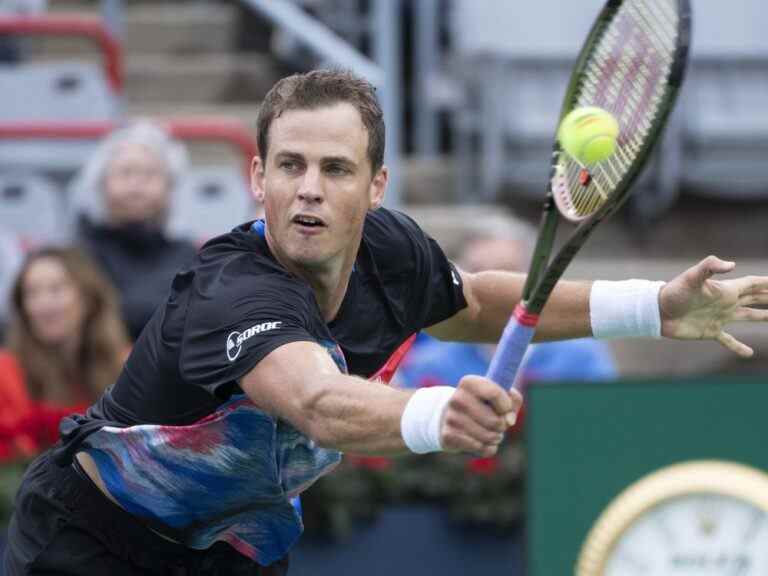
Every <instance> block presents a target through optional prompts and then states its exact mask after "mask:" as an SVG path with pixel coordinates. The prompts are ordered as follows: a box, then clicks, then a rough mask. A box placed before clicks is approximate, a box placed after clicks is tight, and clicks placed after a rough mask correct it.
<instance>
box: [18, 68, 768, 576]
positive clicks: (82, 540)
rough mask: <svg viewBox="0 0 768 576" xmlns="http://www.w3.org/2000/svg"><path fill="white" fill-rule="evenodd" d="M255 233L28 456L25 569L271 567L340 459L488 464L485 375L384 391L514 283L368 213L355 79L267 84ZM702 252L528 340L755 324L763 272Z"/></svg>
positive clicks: (501, 313)
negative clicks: (415, 340)
mask: <svg viewBox="0 0 768 576" xmlns="http://www.w3.org/2000/svg"><path fill="white" fill-rule="evenodd" d="M258 144H259V150H260V154H259V156H258V157H256V158H254V160H253V191H254V194H255V195H256V196H257V197H258V198H259V199H260V200H263V202H264V206H265V210H266V217H265V219H264V220H263V221H256V222H252V223H248V224H244V225H242V226H240V227H238V228H236V229H235V230H233V231H232V232H230V233H228V234H224V235H222V236H220V237H218V238H215V239H213V240H211V241H210V242H208V243H207V244H206V245H205V246H204V247H203V248H202V249H201V250H200V253H199V256H198V257H197V259H196V261H195V262H194V264H193V265H191V266H190V267H189V268H187V269H184V270H182V271H180V272H179V274H178V275H177V276H176V277H175V279H174V281H173V283H172V286H171V290H170V295H169V296H168V299H167V301H166V302H165V303H164V304H163V305H162V306H160V307H159V309H158V310H157V311H156V313H155V314H154V316H153V318H152V319H151V321H150V322H149V324H148V325H147V327H146V328H145V329H144V331H143V333H142V334H141V336H140V337H139V339H138V341H137V342H136V345H135V347H134V349H133V352H132V354H131V356H130V358H129V359H128V361H127V363H126V365H125V368H124V370H123V372H122V374H121V375H120V377H119V378H118V380H117V382H116V383H115V385H114V386H113V387H112V388H111V389H109V390H108V391H107V392H106V393H105V394H104V395H103V397H102V398H101V399H100V400H99V401H98V402H97V403H96V404H95V405H93V406H92V407H91V408H90V409H89V410H88V413H87V414H86V415H85V416H73V417H71V418H68V419H66V420H65V421H63V423H62V426H61V432H62V438H61V442H60V443H59V444H58V445H57V446H56V447H55V448H54V449H52V450H51V451H48V452H46V453H45V454H43V455H42V456H40V457H39V458H38V459H37V460H36V461H35V462H33V463H32V464H31V465H30V467H29V469H28V471H27V473H26V476H25V478H24V481H23V485H22V486H21V488H20V490H19V493H18V496H17V500H16V509H15V514H14V517H13V519H12V521H11V525H10V530H9V534H8V548H7V554H6V557H5V568H6V573H7V574H8V575H13V576H18V575H22V574H39V575H42V574H54V573H55V574H64V573H66V574H78V575H82V576H85V575H90V574H94V575H96V574H98V575H99V576H103V575H104V574H109V575H110V576H121V575H133V574H136V575H138V574H141V575H147V574H229V575H237V574H273V575H276V574H285V573H286V571H287V566H288V554H289V551H290V549H291V547H292V546H293V545H294V544H295V543H296V541H297V539H298V538H299V535H300V534H301V531H302V524H301V518H300V516H299V514H298V513H297V511H296V509H295V508H294V506H293V505H292V498H294V497H295V496H296V495H298V494H300V493H301V492H302V491H303V490H304V489H306V488H307V487H308V486H309V485H310V484H312V482H313V481H315V480H316V479H317V478H318V477H319V476H321V475H322V474H325V473H326V472H328V471H330V470H331V469H332V468H333V467H334V466H335V465H336V464H337V463H338V462H339V460H340V458H341V453H342V452H355V453H365V454H396V453H402V452H405V451H407V450H411V451H413V452H417V453H426V452H431V451H438V450H446V451H456V452H459V451H460V452H467V453H472V454H477V455H491V454H493V453H494V452H495V451H496V449H497V447H498V445H499V443H500V442H501V440H502V437H503V435H504V432H505V430H506V429H507V428H508V427H509V426H510V425H511V424H513V423H514V421H515V416H516V414H517V411H518V409H519V408H520V405H521V401H522V399H521V398H520V396H519V394H518V393H516V392H507V391H505V390H503V389H501V388H500V387H498V386H497V385H495V384H494V383H493V382H491V381H489V380H487V379H485V378H484V377H482V376H473V375H468V376H465V377H464V378H462V379H461V381H460V382H459V383H458V386H457V387H456V388H453V387H434V388H426V389H421V390H418V391H417V392H415V393H412V392H407V391H403V390H398V389H394V388H390V387H388V386H385V385H383V384H382V381H381V380H386V379H387V378H388V377H389V376H390V375H391V373H392V371H393V369H394V366H395V364H396V362H397V358H398V356H400V355H401V352H402V346H403V345H404V343H407V342H408V341H409V339H410V338H411V337H412V336H413V335H414V334H415V333H416V332H418V331H419V330H422V329H426V330H428V331H429V332H430V333H431V334H433V335H436V336H438V337H440V338H444V339H461V340H471V341H493V340H496V339H497V338H498V337H499V335H500V333H501V330H502V329H503V326H504V324H505V322H506V319H507V317H508V316H509V314H510V313H511V312H512V310H513V308H514V306H515V304H516V302H517V301H518V299H519V298H520V294H521V290H522V281H523V277H522V276H521V275H518V274H512V273H504V272H484V273H479V274H467V273H464V272H462V271H461V270H459V269H457V268H456V267H455V266H454V265H453V264H451V262H449V261H448V260H447V259H446V257H445V256H444V254H443V252H442V251H441V249H440V247H439V246H438V245H437V244H436V243H435V242H434V241H433V240H432V239H430V238H429V237H428V236H427V235H425V234H424V232H422V231H421V230H420V228H419V227H418V226H417V225H416V224H415V223H414V222H413V221H412V220H411V219H409V218H408V217H407V216H405V215H404V214H401V213H399V212H396V211H392V210H387V209H384V208H382V207H381V204H382V201H383V199H384V192H385V189H386V185H387V169H386V167H384V166H383V165H382V161H383V154H384V123H383V119H382V113H381V109H380V108H379V105H378V104H377V102H376V99H375V94H374V90H373V88H372V87H371V86H370V85H369V84H368V83H367V82H365V81H363V80H361V79H359V78H356V77H354V76H352V75H350V74H348V73H344V72H333V71H314V72H310V73H308V74H303V75H296V76H292V77H289V78H286V79H283V80H281V81H280V82H278V83H277V84H276V85H275V86H274V87H273V88H272V90H271V91H270V92H269V94H268V95H267V96H266V99H265V101H264V104H263V106H262V109H261V111H260V115H259V120H258ZM732 267H733V264H732V263H728V262H724V261H722V260H719V259H717V258H715V257H709V258H707V259H705V260H703V261H702V262H700V263H699V264H697V265H696V266H694V267H693V268H691V269H690V270H688V271H686V272H684V273H683V274H682V275H680V276H679V277H677V278H675V279H674V280H672V281H671V282H669V283H667V284H661V283H653V282H646V281H635V280H633V281H628V282H616V283H610V282H600V283H595V284H594V285H593V284H591V283H588V282H583V283H574V282H563V283H561V284H560V285H559V286H558V288H557V289H556V290H555V291H554V294H553V296H552V298H551V300H550V302H549V304H548V305H547V307H546V310H545V312H544V314H543V317H542V321H541V323H540V327H539V330H538V338H539V339H562V338H572V337H582V336H590V335H593V334H594V335H597V336H650V337H653V336H655V337H659V336H660V335H664V336H668V337H673V338H689V339H717V340H719V341H720V342H721V343H723V344H724V345H725V346H727V347H728V348H730V349H732V350H733V351H734V352H736V353H737V354H740V355H744V356H747V355H749V354H751V349H749V348H748V347H747V346H746V345H744V344H742V343H741V342H738V341H736V340H735V339H734V338H733V337H731V336H729V335H728V334H727V333H725V332H723V326H724V325H725V324H727V323H729V322H731V321H733V320H752V321H764V320H765V319H766V313H765V312H763V311H758V310H754V309H752V308H748V307H747V306H750V305H752V304H765V303H766V302H768V294H767V293H766V287H768V278H758V277H749V278H742V279H737V280H724V281H715V280H713V279H712V278H711V277H712V275H713V274H717V273H721V272H727V271H729V270H731V269H732Z"/></svg>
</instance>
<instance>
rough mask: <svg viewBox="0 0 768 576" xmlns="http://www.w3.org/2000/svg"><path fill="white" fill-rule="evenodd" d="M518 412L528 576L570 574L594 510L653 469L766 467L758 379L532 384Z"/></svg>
mask: <svg viewBox="0 0 768 576" xmlns="http://www.w3.org/2000/svg"><path fill="white" fill-rule="evenodd" d="M527 409H528V413H527V421H526V443H527V450H528V458H529V463H528V476H527V482H526V483H527V508H528V524H527V542H526V546H525V550H526V558H527V559H526V564H527V567H528V570H527V574H528V576H552V575H553V574H557V575H560V576H565V575H568V574H573V570H574V564H575V562H576V558H577V557H578V553H579V550H580V547H581V545H582V543H583V540H584V538H585V536H586V534H587V532H588V531H589V529H590V528H591V526H592V524H593V523H594V522H595V521H596V520H597V518H598V516H599V515H600V513H601V511H602V510H603V509H604V508H605V507H606V506H607V505H608V504H609V503H610V501H611V500H612V499H613V498H614V497H615V496H616V495H618V494H619V492H621V491H622V490H623V489H624V488H626V487H627V486H628V485H629V484H631V483H633V482H635V481H636V480H638V479H639V478H641V477H642V476H644V475H646V474H648V473H650V472H652V471H654V470H656V469H658V468H660V467H663V466H667V465H670V464H673V463H676V462H680V461H684V460H692V459H711V458H717V459H725V460H732V461H738V462H742V463H745V464H751V465H753V466H756V467H758V468H762V469H768V414H767V412H768V377H766V379H765V380H761V379H752V380H743V379H740V380H736V379H730V378H707V379H696V380H684V381H679V380H676V381H669V380H667V381H662V380H654V381H633V382H619V383H601V384H580V383H563V384H556V385H551V384H550V385H535V386H532V387H531V389H530V391H529V393H528V407H527Z"/></svg>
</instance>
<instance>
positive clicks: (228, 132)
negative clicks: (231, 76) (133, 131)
mask: <svg viewBox="0 0 768 576" xmlns="http://www.w3.org/2000/svg"><path fill="white" fill-rule="evenodd" d="M158 123H159V124H160V125H162V126H163V127H164V128H165V129H166V130H167V131H168V133H169V135H170V136H172V137H173V138H177V139H179V140H192V141H220V142H225V143H227V144H229V145H231V146H232V147H233V148H235V149H236V150H237V151H238V152H239V153H240V155H241V157H242V170H243V175H244V177H245V180H246V182H248V181H249V180H250V174H251V161H252V160H253V157H254V156H255V155H256V153H257V147H256V141H255V140H254V138H253V137H252V136H251V134H250V132H249V131H248V129H247V128H246V127H245V126H244V125H243V124H242V123H241V122H239V121H235V120H224V119H217V118H172V119H168V120H158ZM121 125H122V124H121V123H120V122H110V121H97V122H15V121H14V122H0V139H19V140H36V139H49V140H96V139H99V138H103V137H104V136H106V135H107V134H109V133H110V132H111V131H112V130H114V129H116V128H119V127H120V126H121Z"/></svg>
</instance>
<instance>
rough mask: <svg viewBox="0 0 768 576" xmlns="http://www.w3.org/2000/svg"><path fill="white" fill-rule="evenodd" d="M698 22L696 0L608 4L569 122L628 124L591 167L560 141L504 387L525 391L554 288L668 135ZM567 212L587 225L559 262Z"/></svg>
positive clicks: (493, 374) (504, 357) (514, 321)
mask: <svg viewBox="0 0 768 576" xmlns="http://www.w3.org/2000/svg"><path fill="white" fill-rule="evenodd" d="M690 24H691V12H690V5H689V2H688V0H608V2H606V4H605V6H604V7H603V9H602V11H601V12H600V13H599V14H598V16H597V20H596V21H595V23H594V24H593V25H592V29H591V31H590V33H589V36H587V39H586V41H585V42H584V45H583V46H582V48H581V51H580V53H579V56H578V59H577V61H576V64H575V66H574V68H573V71H572V72H571V78H570V81H569V84H568V88H567V90H566V94H565V98H564V100H563V106H562V110H561V113H560V120H561V121H562V119H563V117H564V116H565V115H566V114H568V112H570V111H571V110H573V109H574V108H579V107H582V106H599V107H600V108H603V109H605V110H608V111H609V112H611V113H612V114H613V115H614V116H615V117H616V119H617V120H618V122H619V130H620V132H619V137H618V141H617V143H616V150H615V152H614V154H613V155H612V156H610V157H609V158H608V159H606V160H604V161H602V162H600V163H597V164H594V165H592V166H590V167H589V169H587V168H586V167H585V166H582V165H581V164H579V163H578V162H577V161H576V160H575V159H573V158H572V157H571V156H570V155H568V154H567V153H566V152H564V151H563V150H561V148H560V143H559V142H558V141H557V140H555V143H554V146H553V149H552V165H551V172H550V177H549V182H548V186H547V193H546V200H545V202H544V208H543V213H542V218H541V225H540V227H539V235H538V239H537V241H536V248H535V249H534V254H533V258H532V261H531V265H530V270H529V272H528V277H527V279H526V282H525V285H524V287H523V295H522V299H521V301H520V303H519V304H518V305H517V307H516V308H515V311H514V313H513V314H512V316H511V317H510V319H509V322H508V323H507V325H506V327H505V329H504V332H503V334H502V337H501V340H500V341H499V345H498V347H497V349H496V353H495V354H494V356H493V359H492V361H491V365H490V367H489V369H488V374H487V377H488V378H489V379H491V380H493V381H494V382H496V383H498V384H499V385H501V386H503V387H504V388H511V387H513V386H515V385H516V383H515V380H516V376H517V371H518V368H519V366H520V363H521V362H522V359H523V356H524V354H525V351H526V350H527V348H528V345H529V344H530V342H531V340H532V338H533V334H534V332H535V330H536V325H537V324H538V321H539V315H540V313H541V310H542V309H543V308H544V305H545V304H546V302H547V299H548V298H549V295H550V293H551V292H552V289H553V288H554V287H555V284H556V283H557V281H558V280H559V279H560V277H561V276H562V274H563V272H564V271H565V269H566V268H567V266H568V265H569V264H570V262H571V260H573V257H574V256H575V255H576V253H577V252H578V251H579V249H580V248H581V246H582V245H583V244H584V242H585V241H586V240H587V238H588V237H589V236H590V234H592V232H593V231H594V230H595V228H596V227H597V225H598V224H600V222H602V221H603V220H605V219H606V218H608V217H609V216H610V215H611V214H613V213H614V212H615V211H616V210H617V209H618V208H619V207H620V206H621V205H622V203H623V202H624V201H625V200H626V199H627V197H628V196H629V192H630V187H631V185H632V183H633V181H634V180H635V178H636V177H637V175H638V174H639V173H640V171H641V169H642V167H643V165H644V164H645V162H646V161H647V160H648V158H649V156H650V154H651V151H652V150H653V146H654V144H655V143H656V141H657V140H658V139H659V136H660V135H661V133H662V131H663V130H664V125H665V123H666V121H667V118H668V117H669V113H670V111H671V110H672V107H673V106H674V103H675V100H676V98H677V94H678V91H679V89H680V86H681V84H682V82H683V76H684V72H685V67H686V62H687V59H688V44H689V38H690ZM560 215H562V216H563V217H564V218H565V219H566V220H569V221H571V222H574V223H577V224H578V225H577V226H576V228H575V230H574V231H573V233H572V235H571V236H570V238H569V239H568V240H567V241H565V243H563V244H562V246H561V247H560V249H559V250H558V252H557V253H556V254H555V256H554V257H553V258H551V259H550V256H551V253H552V250H553V243H554V239H555V232H556V231H557V226H558V222H559V219H560ZM550 260H551V261H550ZM518 386H519V385H518Z"/></svg>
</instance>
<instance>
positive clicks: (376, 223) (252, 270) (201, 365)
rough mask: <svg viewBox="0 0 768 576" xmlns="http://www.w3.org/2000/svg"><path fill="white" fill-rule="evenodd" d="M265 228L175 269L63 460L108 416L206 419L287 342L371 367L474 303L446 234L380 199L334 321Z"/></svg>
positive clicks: (122, 422)
mask: <svg viewBox="0 0 768 576" xmlns="http://www.w3.org/2000/svg"><path fill="white" fill-rule="evenodd" d="M263 226H264V225H263V222H258V221H257V222H256V223H253V224H252V223H248V224H244V225H242V226H240V227H238V228H236V229H234V230H233V231H232V232H230V233H228V234H225V235H222V236H219V237H217V238H214V239H213V240H211V241H209V242H208V243H207V244H205V245H204V246H203V248H202V249H201V250H200V252H199V254H198V256H197V258H196V259H195V261H194V262H193V263H192V264H191V265H190V266H189V267H187V268H185V269H182V270H181V271H180V272H179V273H178V274H177V275H176V277H175V279H174V280H173V283H172V286H171V291H170V295H169V297H168V299H167V301H166V302H165V304H164V305H161V306H160V307H159V308H158V310H157V311H156V312H155V314H154V315H153V317H152V319H151V320H150V322H149V323H148V324H147V326H146V328H145V329H144V331H143V332H142V334H141V336H140V338H139V339H138V341H137V342H136V343H135V346H134V348H133V351H132V353H131V355H130V357H129V359H128V361H127V363H126V365H125V368H124V369H123V371H122V373H121V375H120V377H119V378H118V381H117V382H116V384H115V385H114V386H113V387H112V388H111V389H110V390H108V391H107V392H106V393H105V394H104V395H103V396H102V398H101V399H100V400H99V401H98V402H97V403H96V404H95V405H94V406H92V407H91V409H90V410H89V411H88V413H87V414H86V416H84V417H74V418H70V419H67V420H65V421H64V422H63V424H62V433H63V438H64V446H63V450H60V454H59V458H60V459H64V458H65V459H66V460H68V459H69V457H71V455H72V454H73V453H74V452H75V451H76V450H77V446H78V445H79V444H80V442H81V441H82V440H83V439H84V438H85V437H86V436H88V435H89V434H90V433H91V432H93V431H95V430H98V429H99V428H101V427H102V426H104V425H110V426H123V427H124V426H132V425H136V424H163V425H171V426H179V425H185V424H190V423H192V422H195V421H197V420H199V419H200V418H202V417H204V416H206V415H208V414H210V413H211V412H213V411H214V410H216V408H217V407H218V406H220V405H221V404H222V403H224V402H226V401H227V400H228V399H229V398H230V397H231V396H232V395H233V394H241V393H242V390H241V389H240V387H239V385H238V381H239V379H240V378H241V377H242V376H244V375H245V374H246V373H248V372H249V371H250V370H251V369H252V368H253V367H254V366H255V365H256V364H257V363H258V362H259V361H260V360H261V359H262V358H264V357H265V356H266V355H267V354H269V353H270V352H271V351H273V350H275V349H276V348H278V347H279V346H281V345H283V344H286V343H288V342H294V341H312V342H318V343H319V344H321V345H323V346H325V347H326V348H327V349H328V350H329V352H330V353H331V355H332V356H333V357H334V359H335V360H336V361H337V365H339V367H340V369H341V370H344V369H345V364H346V369H347V371H348V372H349V373H350V374H354V375H359V376H363V377H370V376H371V375H373V374H375V373H376V372H377V371H378V370H379V369H380V368H381V367H382V366H383V365H384V364H385V363H386V362H387V361H388V359H389V358H390V356H391V355H392V354H393V353H394V352H395V351H396V350H397V349H398V347H399V346H400V345H401V344H402V343H403V342H404V341H405V340H407V339H408V338H409V337H410V336H411V335H412V334H414V333H416V332H418V331H419V330H421V329H422V328H424V327H427V326H430V325H432V324H435V323H437V322H440V321H442V320H444V319H446V318H449V317H451V316H453V315H454V314H455V313H456V312H458V311H459V310H461V309H462V308H463V307H465V306H466V302H465V300H464V296H463V293H462V286H461V280H460V277H459V274H458V273H457V272H456V271H455V269H454V268H453V266H452V264H451V263H450V262H449V261H448V259H447V258H446V257H445V255H444V254H443V252H442V250H441V249H440V247H439V246H438V245H437V243H436V242H435V241H434V240H433V239H431V238H430V237H428V236H427V235H426V234H425V233H424V232H423V231H422V230H421V229H420V228H419V227H418V225H417V224H416V223H415V222H414V221H413V220H411V219H410V218H409V217H408V216H406V215H404V214H402V213H399V212H396V211H392V210H387V209H383V208H382V209H379V210H376V211H373V212H370V213H369V214H368V216H367V218H366V222H365V226H364V231H363V239H362V243H361V246H360V250H359V252H358V256H357V259H356V262H355V266H354V269H353V272H352V275H351V278H350V281H349V286H348V289H347V292H346V294H345V297H344V300H343V302H342V305H341V308H340V309H339V312H338V314H337V315H336V318H334V319H333V320H332V321H331V322H328V323H326V322H325V321H324V320H323V318H322V315H321V313H320V310H319V308H318V306H317V303H316V301H315V298H314V295H313V292H312V290H311V289H310V287H309V286H308V285H307V284H306V283H305V282H303V281H302V280H300V279H298V278H296V277H294V276H292V275H291V274H290V273H288V272H287V271H286V270H285V269H284V268H282V267H281V266H280V264H279V263H278V262H277V260H275V258H274V257H273V256H272V254H271V252H270V250H269V248H268V246H267V243H266V241H265V239H264V236H263ZM336 345H338V346H336ZM339 351H340V352H341V353H343V358H342V357H341V354H339Z"/></svg>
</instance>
